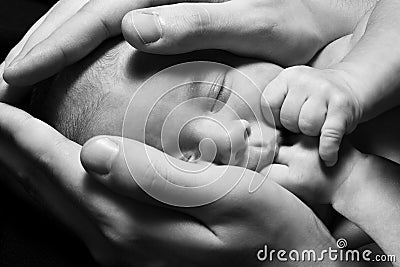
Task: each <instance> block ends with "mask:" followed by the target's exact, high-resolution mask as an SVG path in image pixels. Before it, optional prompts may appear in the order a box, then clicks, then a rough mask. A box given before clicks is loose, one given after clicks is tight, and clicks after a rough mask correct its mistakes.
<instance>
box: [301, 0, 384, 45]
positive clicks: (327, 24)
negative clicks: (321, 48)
mask: <svg viewBox="0 0 400 267" xmlns="http://www.w3.org/2000/svg"><path fill="white" fill-rule="evenodd" d="M376 2H377V0H357V1H348V0H328V1H321V0H304V3H305V4H306V5H308V6H309V8H310V10H312V11H313V14H314V16H316V17H317V18H316V21H318V22H319V23H318V25H319V27H320V30H321V32H322V34H323V35H324V37H323V39H324V40H325V41H326V43H325V45H326V44H328V43H329V42H332V41H334V40H336V39H338V38H340V37H343V36H345V35H348V34H351V33H353V31H354V29H355V27H356V26H357V23H358V22H359V21H360V19H361V18H362V17H363V16H364V14H366V13H367V12H368V11H369V10H370V9H371V8H372V7H373V6H374V5H375V4H376Z"/></svg>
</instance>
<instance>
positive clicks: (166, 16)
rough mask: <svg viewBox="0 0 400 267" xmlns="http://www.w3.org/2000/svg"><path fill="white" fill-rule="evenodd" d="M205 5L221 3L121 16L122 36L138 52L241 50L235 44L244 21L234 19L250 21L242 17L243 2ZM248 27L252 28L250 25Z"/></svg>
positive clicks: (133, 12)
mask: <svg viewBox="0 0 400 267" xmlns="http://www.w3.org/2000/svg"><path fill="white" fill-rule="evenodd" d="M207 2H220V3H195V4H191V3H190V4H189V3H180V4H175V5H169V6H161V7H153V8H145V9H140V10H134V11H132V12H129V13H128V14H127V15H126V16H125V17H124V19H123V21H122V33H123V34H124V37H125V39H126V40H127V41H128V42H129V43H130V44H131V45H133V46H134V47H136V48H137V49H139V50H141V51H144V52H149V53H155V54H179V53H186V52H190V51H194V50H200V49H224V50H228V51H234V50H244V44H243V42H242V43H240V42H237V41H238V36H237V33H238V31H239V32H243V30H244V29H243V30H242V29H241V28H243V26H242V24H241V23H244V22H243V21H242V22H239V20H237V19H235V18H238V17H241V18H243V20H244V21H245V22H247V20H249V16H243V14H244V12H245V11H244V10H243V9H245V7H246V5H245V4H246V3H245V2H242V1H228V0H225V1H224V0H222V1H207ZM247 26H248V27H251V26H250V23H249V24H247ZM246 50H247V51H248V49H246ZM235 52H239V53H240V51H235ZM241 52H242V53H244V52H245V51H241Z"/></svg>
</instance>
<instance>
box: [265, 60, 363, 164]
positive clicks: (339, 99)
mask: <svg viewBox="0 0 400 267" xmlns="http://www.w3.org/2000/svg"><path fill="white" fill-rule="evenodd" d="M346 77H347V76H346V75H345V74H344V73H343V72H342V71H339V70H334V69H325V70H319V69H314V68H311V67H307V66H295V67H291V68H287V69H285V70H283V71H282V72H281V73H280V75H278V77H276V78H275V79H274V80H273V81H272V82H270V83H269V85H268V86H267V87H266V88H265V90H264V92H263V97H262V101H261V103H262V104H261V105H262V110H263V112H266V111H267V110H268V109H269V108H271V110H272V114H273V117H274V120H275V123H276V125H277V126H283V127H285V128H286V129H288V130H290V131H292V132H295V133H300V132H301V133H303V134H305V135H309V136H318V135H320V143H319V155H320V157H321V159H322V160H323V161H324V162H325V164H326V165H327V166H333V165H335V164H336V162H337V159H338V151H339V147H340V143H341V141H342V138H343V135H344V134H346V133H350V132H352V131H353V130H354V129H355V127H356V126H357V124H358V122H359V121H360V118H361V109H360V105H359V102H358V100H357V98H356V97H355V95H354V94H353V92H352V88H351V86H350V84H349V83H348V82H347V81H346ZM267 112H268V111H267ZM265 118H266V119H267V118H268V116H265Z"/></svg>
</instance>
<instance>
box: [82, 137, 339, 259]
mask: <svg viewBox="0 0 400 267" xmlns="http://www.w3.org/2000/svg"><path fill="white" fill-rule="evenodd" d="M81 161H82V164H83V166H84V167H85V169H86V170H87V171H88V172H89V173H90V174H91V175H92V176H93V177H94V178H96V179H97V180H98V181H100V182H101V183H103V184H104V185H105V186H106V187H108V188H110V189H111V190H113V191H114V192H117V193H118V194H122V195H124V196H126V197H128V198H131V199H135V200H137V201H141V202H142V201H143V202H144V203H147V204H150V205H156V206H160V207H164V208H169V209H173V210H176V211H179V212H182V213H185V214H188V215H190V216H192V217H194V218H196V220H198V221H199V222H202V223H203V224H204V225H206V226H207V228H208V229H209V230H210V232H212V233H213V234H214V235H215V237H216V238H217V239H218V242H216V244H215V247H214V252H213V253H210V254H209V255H208V256H207V257H208V258H209V259H212V258H213V257H214V256H215V257H216V259H221V258H223V260H226V256H224V255H228V257H229V258H231V259H233V260H234V261H232V262H233V263H234V262H236V263H237V262H241V265H243V266H245V265H246V266H250V265H251V264H254V265H255V266H256V265H257V263H258V262H257V259H256V258H255V255H256V254H255V253H256V252H257V251H258V250H259V249H260V248H263V247H264V245H268V247H270V248H278V247H281V248H285V249H289V248H292V249H305V248H307V247H308V248H314V249H316V248H318V249H321V248H322V247H325V246H326V245H327V244H329V243H331V242H332V237H331V236H330V235H329V234H328V232H327V230H326V229H325V227H324V226H323V224H322V223H321V222H320V221H319V219H317V217H316V216H315V215H314V213H313V212H312V211H311V210H310V209H309V208H308V207H307V206H306V205H305V204H303V203H302V202H301V201H300V200H299V199H297V198H296V197H295V196H294V195H293V194H291V193H290V192H289V191H287V190H285V189H284V188H282V187H281V186H279V185H278V184H276V183H275V182H272V181H271V180H270V179H267V180H266V181H265V182H264V183H263V184H262V185H261V186H260V187H259V188H258V190H255V191H254V192H252V193H250V192H249V184H250V183H251V182H252V180H253V179H258V180H260V179H262V176H261V174H258V173H254V172H252V171H250V170H246V169H242V168H239V167H234V166H215V165H211V166H209V167H208V169H206V170H204V171H202V172H195V171H194V170H195V168H194V169H193V168H192V169H191V168H189V167H188V166H189V165H192V167H193V163H187V162H184V163H182V165H179V164H178V160H177V159H175V158H172V157H170V156H168V155H165V154H163V153H161V152H159V151H158V150H156V149H153V148H150V147H145V146H143V144H141V143H138V142H136V141H133V140H129V139H121V138H119V137H112V136H107V137H104V136H102V137H96V138H94V139H92V140H89V141H88V142H87V143H86V144H85V145H84V147H83V149H82V153H81ZM177 166H180V168H177ZM202 166H203V165H201V166H200V167H202ZM185 167H186V170H185V171H182V168H185ZM190 171H192V172H190ZM280 175H283V174H282V173H280V170H279V169H274V168H272V169H271V171H270V173H269V176H270V177H277V176H280ZM239 176H240V177H241V179H238V180H236V178H237V177H239ZM215 178H219V179H218V182H216V183H215V184H213V186H212V187H209V188H208V189H207V190H202V189H201V187H202V186H205V185H206V186H207V185H209V184H210V183H213V182H214V181H215ZM275 179H276V180H278V178H275ZM232 181H238V182H237V183H234V184H235V186H234V187H233V188H231V187H230V185H231V184H232ZM176 185H179V186H180V187H176ZM226 185H228V186H226ZM216 186H219V187H220V188H221V187H222V188H223V190H222V191H220V190H219V188H215V187H216ZM227 188H231V190H230V191H224V190H225V189H227ZM143 191H145V192H147V194H145V193H144V192H143ZM223 193H225V194H223ZM215 194H217V195H219V196H220V197H221V198H219V199H218V200H216V201H214V202H211V201H209V200H210V199H215ZM171 195H172V196H171ZM154 198H156V199H158V200H161V201H164V202H168V203H171V202H172V201H177V202H175V204H176V205H175V206H167V205H165V204H163V203H162V202H159V201H156V200H155V199H154ZM177 203H179V204H177ZM190 203H197V204H199V206H197V207H193V206H195V205H190ZM202 203H203V205H202ZM188 206H192V207H188ZM310 232H312V233H313V234H312V235H310V234H309V233H310ZM234 255H236V256H238V257H239V258H236V257H235V256H234ZM226 263H229V261H227V262H226ZM285 264H287V265H289V266H290V264H294V263H290V264H289V263H287V262H286V263H284V264H283V265H284V266H286V265H285ZM296 264H297V265H296ZM298 264H299V263H298V262H296V263H295V264H294V265H295V266H301V265H298ZM267 266H268V264H267ZM274 266H275V265H274Z"/></svg>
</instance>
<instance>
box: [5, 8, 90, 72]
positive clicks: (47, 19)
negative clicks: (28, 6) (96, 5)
mask: <svg viewBox="0 0 400 267" xmlns="http://www.w3.org/2000/svg"><path fill="white" fill-rule="evenodd" d="M87 2H89V0H61V1H58V2H57V3H56V4H55V5H54V6H53V7H52V8H51V9H50V10H49V11H48V12H46V14H45V15H44V16H43V17H41V18H40V19H39V20H38V21H37V22H36V23H35V24H34V25H33V26H32V27H31V28H30V29H29V31H28V32H27V33H26V35H25V36H24V38H23V39H22V40H21V41H20V42H19V43H18V45H17V46H20V49H19V51H18V53H14V55H12V56H11V55H9V56H10V57H8V58H7V59H6V61H8V63H6V68H7V67H8V66H9V64H10V63H12V62H13V61H14V60H15V61H19V59H21V58H23V57H24V56H25V55H26V54H27V53H28V51H30V50H31V49H32V48H33V47H34V46H35V45H37V44H38V43H39V42H41V41H43V40H45V39H46V38H47V37H48V36H49V35H50V34H52V33H53V32H54V31H55V30H56V29H57V28H58V27H59V26H60V25H62V24H63V23H65V21H67V20H68V19H69V18H71V17H72V16H73V15H74V14H75V13H76V12H77V11H78V10H79V9H80V8H82V7H83V6H84V5H85V4H86V3H87Z"/></svg>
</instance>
